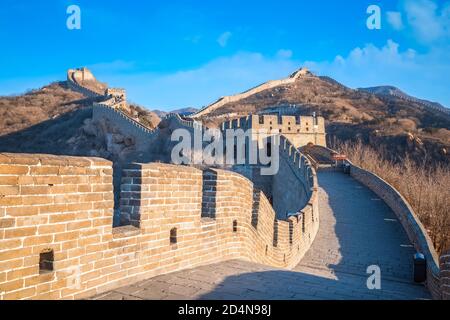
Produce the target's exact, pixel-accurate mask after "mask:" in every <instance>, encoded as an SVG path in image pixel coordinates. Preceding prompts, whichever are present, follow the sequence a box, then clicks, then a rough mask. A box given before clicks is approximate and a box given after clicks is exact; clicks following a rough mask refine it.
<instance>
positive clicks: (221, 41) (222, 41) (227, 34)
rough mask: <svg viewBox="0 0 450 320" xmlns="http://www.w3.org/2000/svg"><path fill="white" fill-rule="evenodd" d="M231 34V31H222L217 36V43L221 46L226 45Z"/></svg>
mask: <svg viewBox="0 0 450 320" xmlns="http://www.w3.org/2000/svg"><path fill="white" fill-rule="evenodd" d="M231 36H232V33H231V32H230V31H226V32H224V33H222V34H221V35H220V36H219V38H217V43H218V44H219V45H220V46H221V47H226V46H227V44H228V41H229V40H230V38H231Z"/></svg>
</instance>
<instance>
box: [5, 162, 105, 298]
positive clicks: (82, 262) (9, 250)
mask: <svg viewBox="0 0 450 320" xmlns="http://www.w3.org/2000/svg"><path fill="white" fill-rule="evenodd" d="M112 214H113V193H112V170H111V164H110V163H109V162H107V161H105V160H102V159H88V158H75V157H55V156H44V155H41V156H40V155H25V154H0V298H2V299H20V298H48V299H53V298H55V299H56V298H62V297H70V296H73V294H74V293H76V292H78V291H80V290H78V289H77V290H71V289H69V288H68V287H69V284H68V283H69V282H70V281H72V280H74V277H73V276H74V275H75V274H76V273H77V272H80V273H81V276H82V281H84V284H83V285H82V288H86V287H87V286H88V283H89V281H90V279H95V278H96V277H99V276H100V273H101V272H103V271H102V270H103V269H102V268H101V267H100V264H101V263H103V261H104V260H103V259H106V256H105V255H104V253H103V252H101V250H102V249H103V248H107V246H108V239H107V237H106V235H107V234H111V229H112ZM49 250H53V255H54V265H53V267H54V272H43V271H42V272H40V268H39V263H40V254H41V253H44V252H46V251H49ZM78 269H79V270H78ZM92 272H93V273H94V274H93V273H92ZM81 290H82V289H81Z"/></svg>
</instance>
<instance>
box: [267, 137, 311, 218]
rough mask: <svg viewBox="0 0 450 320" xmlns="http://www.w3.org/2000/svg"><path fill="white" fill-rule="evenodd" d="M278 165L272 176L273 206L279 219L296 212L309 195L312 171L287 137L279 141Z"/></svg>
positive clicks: (307, 162) (303, 204)
mask: <svg viewBox="0 0 450 320" xmlns="http://www.w3.org/2000/svg"><path fill="white" fill-rule="evenodd" d="M280 143H281V145H280V166H279V170H278V172H277V174H275V175H274V176H273V182H272V196H273V208H274V210H275V212H276V213H277V217H278V218H279V219H285V218H286V217H287V216H288V214H293V213H296V212H298V211H299V210H300V209H301V208H303V207H304V206H305V204H306V203H307V202H308V200H309V198H310V197H311V190H312V188H313V184H314V183H313V181H312V180H311V179H313V178H312V177H313V174H314V173H313V171H312V170H311V166H310V163H309V161H308V160H307V159H306V157H305V156H304V155H303V154H300V153H299V152H298V151H297V150H296V148H295V146H294V145H292V144H291V143H290V141H289V140H288V139H286V138H285V137H282V139H281V141H280Z"/></svg>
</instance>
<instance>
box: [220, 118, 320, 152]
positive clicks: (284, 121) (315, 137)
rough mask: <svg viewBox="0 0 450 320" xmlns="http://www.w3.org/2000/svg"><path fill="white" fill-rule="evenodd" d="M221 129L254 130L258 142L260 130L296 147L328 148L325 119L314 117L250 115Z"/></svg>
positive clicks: (226, 123) (223, 124)
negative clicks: (285, 139)
mask: <svg viewBox="0 0 450 320" xmlns="http://www.w3.org/2000/svg"><path fill="white" fill-rule="evenodd" d="M221 129H222V130H223V131H224V130H226V129H243V130H244V131H246V130H249V129H252V130H253V135H254V136H255V139H256V140H260V139H259V138H258V135H259V134H258V132H259V131H260V130H266V132H267V134H269V135H275V134H277V135H278V134H280V135H284V136H285V137H287V138H288V139H289V140H290V141H291V142H292V144H293V145H294V146H295V147H296V148H299V147H302V146H305V145H307V144H310V143H312V144H314V145H320V146H324V147H326V133H325V119H324V118H323V117H312V116H280V115H249V116H246V117H242V118H239V119H234V120H231V121H225V122H224V123H222V126H221Z"/></svg>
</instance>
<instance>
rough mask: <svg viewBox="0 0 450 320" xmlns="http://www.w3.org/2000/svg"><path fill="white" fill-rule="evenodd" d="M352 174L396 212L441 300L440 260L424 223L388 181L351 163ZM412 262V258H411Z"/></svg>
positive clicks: (434, 294)
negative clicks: (419, 254)
mask: <svg viewBox="0 0 450 320" xmlns="http://www.w3.org/2000/svg"><path fill="white" fill-rule="evenodd" d="M346 162H347V163H348V164H350V174H351V176H352V177H354V178H355V179H356V180H358V181H359V182H361V183H362V184H364V185H365V186H367V187H368V188H369V189H371V190H372V191H373V192H375V193H376V194H377V195H378V196H379V197H380V198H381V199H383V200H384V202H386V204H387V205H388V206H389V207H390V208H391V209H392V211H394V213H395V214H396V216H397V218H398V219H399V221H400V223H401V224H402V226H403V228H404V229H405V231H406V233H407V234H408V237H409V239H410V241H411V242H412V243H413V244H414V246H415V248H416V250H417V251H418V252H421V253H423V254H424V255H425V257H426V261H427V283H426V285H427V287H428V289H429V290H430V292H431V294H432V295H433V298H435V299H440V298H441V288H440V287H441V284H440V275H439V272H440V270H439V258H438V255H437V253H436V251H435V250H434V247H433V243H432V242H431V239H430V237H429V236H428V234H427V231H426V230H425V228H424V226H423V225H422V223H421V222H420V221H419V219H418V218H417V216H416V214H415V213H414V211H413V209H412V208H411V206H410V205H409V203H408V202H407V201H406V200H405V198H403V196H402V195H401V194H400V193H399V192H398V191H397V190H396V189H395V188H394V187H392V186H391V185H390V184H388V183H387V182H386V181H384V180H383V179H381V178H380V177H378V176H377V175H375V174H374V173H371V172H369V171H366V170H364V169H361V168H359V167H357V166H355V165H353V164H352V163H351V162H350V161H346ZM411 260H412V257H411Z"/></svg>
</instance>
